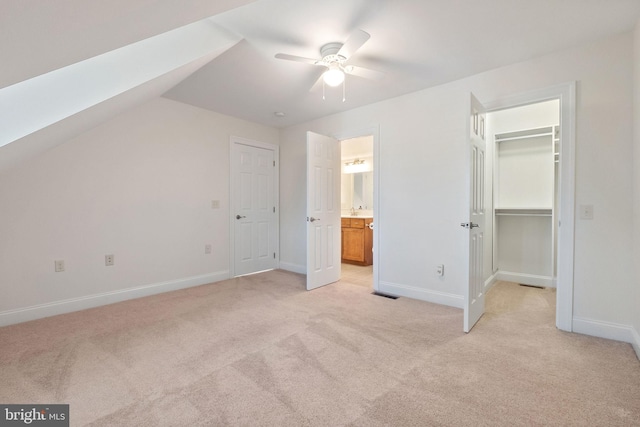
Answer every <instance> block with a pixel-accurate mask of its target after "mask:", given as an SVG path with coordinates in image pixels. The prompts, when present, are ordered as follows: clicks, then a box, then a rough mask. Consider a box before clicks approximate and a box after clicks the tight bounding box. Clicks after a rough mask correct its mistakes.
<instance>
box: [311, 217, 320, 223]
mask: <svg viewBox="0 0 640 427" xmlns="http://www.w3.org/2000/svg"><path fill="white" fill-rule="evenodd" d="M309 221H311V222H313V221H320V218H314V217H311V218H309Z"/></svg>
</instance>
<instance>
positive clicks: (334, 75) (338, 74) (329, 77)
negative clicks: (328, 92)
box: [322, 64, 344, 87]
mask: <svg viewBox="0 0 640 427" xmlns="http://www.w3.org/2000/svg"><path fill="white" fill-rule="evenodd" d="M322 79H323V80H324V82H325V83H326V84H328V85H329V86H332V87H336V86H339V85H340V84H341V83H342V82H343V81H344V72H343V71H342V70H341V69H340V67H339V66H338V65H337V64H332V65H331V66H329V69H328V70H327V71H325V72H324V74H323V75H322Z"/></svg>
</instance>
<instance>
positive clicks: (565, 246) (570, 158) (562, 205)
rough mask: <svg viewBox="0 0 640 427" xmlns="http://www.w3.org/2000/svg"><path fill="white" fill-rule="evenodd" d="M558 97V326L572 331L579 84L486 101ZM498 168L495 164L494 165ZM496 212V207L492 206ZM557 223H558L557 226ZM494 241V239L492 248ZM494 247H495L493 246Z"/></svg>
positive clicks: (494, 105)
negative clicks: (577, 98) (577, 94)
mask: <svg viewBox="0 0 640 427" xmlns="http://www.w3.org/2000/svg"><path fill="white" fill-rule="evenodd" d="M553 99H557V100H559V101H560V135H561V136H560V166H559V167H560V171H559V177H560V185H559V187H558V188H559V191H560V195H559V206H558V208H559V211H560V215H559V217H558V218H559V221H560V224H561V226H560V227H559V229H558V251H557V253H556V260H557V268H558V270H557V285H556V327H557V328H558V329H561V330H563V331H568V332H572V331H573V278H574V249H575V167H576V166H575V163H576V158H575V156H576V154H575V152H576V151H575V146H576V141H575V139H576V128H575V126H576V83H575V82H568V83H563V84H559V85H556V86H550V87H547V88H543V89H538V90H532V91H529V92H525V93H521V94H516V95H511V96H505V97H502V98H498V99H496V100H493V101H491V102H484V105H485V107H486V108H487V112H488V113H489V112H493V111H498V110H505V109H509V108H514V107H521V106H524V105H530V104H536V103H539V102H544V101H550V100H553ZM494 167H495V165H494ZM492 211H493V207H492ZM554 226H555V225H554ZM493 246H495V241H493V242H492V247H493ZM492 250H493V249H492Z"/></svg>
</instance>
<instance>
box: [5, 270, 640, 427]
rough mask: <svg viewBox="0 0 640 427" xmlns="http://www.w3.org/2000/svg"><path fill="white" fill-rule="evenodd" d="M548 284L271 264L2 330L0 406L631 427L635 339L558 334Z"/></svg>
mask: <svg viewBox="0 0 640 427" xmlns="http://www.w3.org/2000/svg"><path fill="white" fill-rule="evenodd" d="M554 301H555V294H554V292H553V291H552V290H539V289H530V288H523V287H520V286H517V285H514V284H509V283H503V282H500V283H498V284H496V285H495V287H494V288H493V289H492V291H491V292H490V293H489V295H488V303H487V305H488V306H487V313H486V314H485V315H484V316H483V318H482V319H481V320H480V322H479V324H478V325H477V326H476V327H475V328H474V329H473V331H472V333H470V334H466V335H465V334H464V333H462V332H461V330H462V311H461V310H458V309H454V308H449V307H444V306H438V305H434V304H429V303H425V302H420V301H415V300H410V299H407V298H399V299H397V300H391V299H387V298H383V297H378V296H373V295H371V294H370V289H367V288H366V287H364V286H360V285H352V284H349V283H347V282H346V281H345V280H343V281H341V282H338V283H336V284H333V285H330V286H327V287H324V288H320V289H317V290H315V291H311V292H306V291H305V290H304V277H303V276H300V275H297V274H294V273H289V272H284V271H272V272H267V273H263V274H259V275H254V276H246V277H242V278H236V279H231V280H228V281H224V282H220V283H216V284H211V285H206V286H200V287H196V288H191V289H186V290H182V291H177V292H171V293H166V294H162V295H157V296H153V297H147V298H142V299H138V300H133V301H127V302H123V303H118V304H113V305H110V306H106V307H100V308H96V309H91V310H85V311H82V312H77V313H71V314H67V315H62V316H56V317H52V318H48V319H42V320H38V321H34V322H28V323H23V324H19V325H13V326H9V327H4V328H0V343H1V347H0V402H2V403H69V404H70V411H71V424H72V425H95V426H163V425H167V426H182V425H221V426H222V425H246V426H256V425H268V426H287V425H290V426H307V425H308V426H315V425H318V426H341V425H349V426H367V427H370V426H384V425H389V426H438V425H453V426H467V425H468V426H483V425H487V426H501V425H504V426H531V425H558V426H570V425H576V426H632V425H636V426H637V425H640V362H639V361H638V359H637V358H636V356H635V353H634V352H633V350H632V348H631V346H630V345H628V344H624V343H619V342H614V341H608V340H604V339H598V338H592V337H586V336H582V335H578V334H569V333H564V332H560V331H558V330H557V329H556V328H555V327H554V324H553V317H554V305H555V303H554Z"/></svg>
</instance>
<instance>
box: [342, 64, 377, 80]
mask: <svg viewBox="0 0 640 427" xmlns="http://www.w3.org/2000/svg"><path fill="white" fill-rule="evenodd" d="M344 71H345V73H347V74H351V75H352V76H358V77H363V78H365V79H369V80H380V79H382V78H383V77H384V73H383V72H381V71H375V70H370V69H369V68H363V67H356V66H354V65H347V66H346V67H344Z"/></svg>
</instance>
